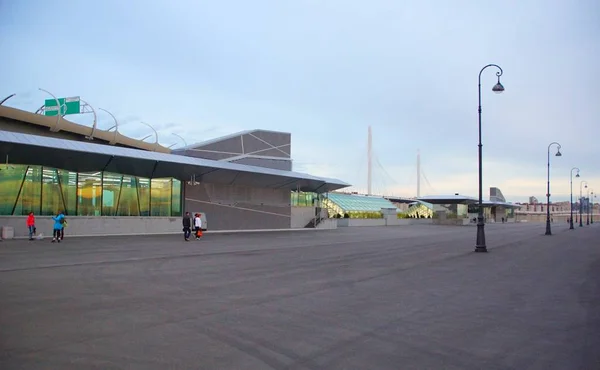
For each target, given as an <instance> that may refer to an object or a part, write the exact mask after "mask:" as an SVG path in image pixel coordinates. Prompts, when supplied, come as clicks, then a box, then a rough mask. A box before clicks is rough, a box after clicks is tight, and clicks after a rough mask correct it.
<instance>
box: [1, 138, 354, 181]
mask: <svg viewBox="0 0 600 370" xmlns="http://www.w3.org/2000/svg"><path fill="white" fill-rule="evenodd" d="M0 155H2V160H3V161H4V160H6V161H7V162H8V163H11V164H30V165H41V166H48V167H54V168H60V169H65V170H69V171H77V172H91V171H108V172H115V173H120V174H126V175H131V176H138V177H146V178H164V177H173V178H177V179H179V180H182V181H187V180H190V179H191V178H192V176H195V181H197V182H207V183H214V184H226V185H246V186H253V187H262V188H271V189H290V190H297V189H299V190H301V191H305V192H316V193H325V192H330V191H333V190H337V189H341V188H345V187H348V186H350V184H348V183H345V182H343V181H340V180H336V179H329V178H323V177H317V176H311V175H308V174H304V173H299V172H293V171H283V170H276V169H270V168H263V167H255V166H249V165H243V164H237V163H230V162H224V161H213V160H209V159H202V158H192V157H186V156H182V155H175V154H167V153H158V152H150V151H145V150H139V149H130V148H123V147H116V146H110V145H102V144H94V143H93V141H91V142H89V143H86V142H79V141H72V140H64V139H57V138H49V137H44V136H37V135H30V134H23V133H16V132H9V131H1V130H0Z"/></svg>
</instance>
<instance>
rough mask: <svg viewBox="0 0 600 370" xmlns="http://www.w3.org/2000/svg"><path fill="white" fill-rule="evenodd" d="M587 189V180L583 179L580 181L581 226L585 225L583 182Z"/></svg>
mask: <svg viewBox="0 0 600 370" xmlns="http://www.w3.org/2000/svg"><path fill="white" fill-rule="evenodd" d="M584 182H585V188H586V189H587V181H585V180H582V181H581V182H580V183H579V227H583V183H584Z"/></svg>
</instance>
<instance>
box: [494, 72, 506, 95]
mask: <svg viewBox="0 0 600 370" xmlns="http://www.w3.org/2000/svg"><path fill="white" fill-rule="evenodd" d="M492 91H493V92H495V93H496V94H500V93H501V92H503V91H504V86H502V84H501V83H500V76H498V83H497V84H495V85H494V87H492Z"/></svg>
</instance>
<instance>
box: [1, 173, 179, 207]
mask: <svg viewBox="0 0 600 370" xmlns="http://www.w3.org/2000/svg"><path fill="white" fill-rule="evenodd" d="M13 208H14V210H13ZM59 210H63V211H65V213H66V214H67V215H79V216H101V215H106V216H150V215H151V216H157V217H158V216H160V217H167V216H172V215H173V216H179V215H181V211H182V207H181V181H179V180H176V179H152V180H150V179H145V178H136V177H134V176H126V175H121V174H117V173H109V172H105V173H102V172H100V171H97V172H82V173H77V172H71V171H67V170H62V169H56V168H51V167H42V166H28V165H11V166H8V167H7V168H2V169H1V171H0V215H27V214H29V212H31V211H33V212H34V213H35V214H36V215H54V214H56V212H57V211H59Z"/></svg>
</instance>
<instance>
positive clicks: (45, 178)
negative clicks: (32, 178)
mask: <svg viewBox="0 0 600 370" xmlns="http://www.w3.org/2000/svg"><path fill="white" fill-rule="evenodd" d="M63 208H64V205H63V201H62V194H61V192H60V185H59V182H58V172H57V171H56V168H51V167H42V212H41V213H40V214H42V215H46V216H48V215H56V214H58V211H64V209H63Z"/></svg>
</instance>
